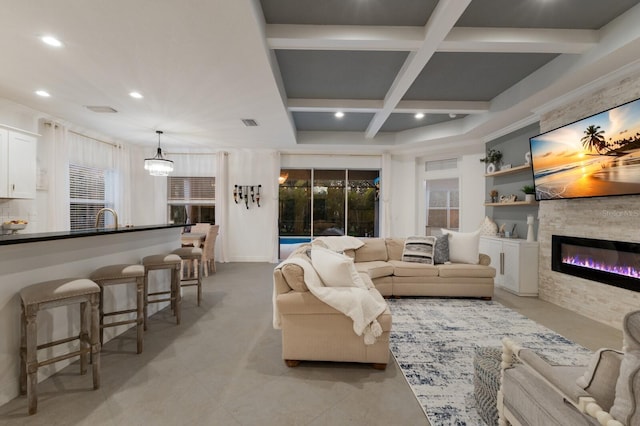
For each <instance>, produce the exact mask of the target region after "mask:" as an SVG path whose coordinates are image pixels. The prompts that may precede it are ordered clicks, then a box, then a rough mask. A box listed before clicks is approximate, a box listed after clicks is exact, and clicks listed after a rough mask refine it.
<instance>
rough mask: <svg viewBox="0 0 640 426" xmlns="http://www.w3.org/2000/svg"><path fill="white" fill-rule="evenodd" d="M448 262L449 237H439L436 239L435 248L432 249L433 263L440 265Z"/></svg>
mask: <svg viewBox="0 0 640 426" xmlns="http://www.w3.org/2000/svg"><path fill="white" fill-rule="evenodd" d="M448 261H449V236H448V235H446V234H444V235H439V236H437V237H436V246H435V247H434V249H433V263H435V264H441V263H447V262H448Z"/></svg>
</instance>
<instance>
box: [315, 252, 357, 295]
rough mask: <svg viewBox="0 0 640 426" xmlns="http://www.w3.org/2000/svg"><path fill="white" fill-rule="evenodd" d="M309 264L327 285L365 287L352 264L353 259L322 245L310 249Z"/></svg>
mask: <svg viewBox="0 0 640 426" xmlns="http://www.w3.org/2000/svg"><path fill="white" fill-rule="evenodd" d="M311 264H312V265H313V268H314V269H315V270H316V272H317V273H318V275H320V278H321V279H322V282H323V283H324V284H325V285H326V286H327V287H360V288H363V289H366V288H367V286H366V285H365V283H364V281H362V278H360V275H359V274H358V271H357V270H356V268H355V267H354V266H353V260H352V259H351V258H349V257H347V256H345V255H343V254H342V253H338V252H335V251H333V250H329V249H326V248H322V247H313V248H312V249H311Z"/></svg>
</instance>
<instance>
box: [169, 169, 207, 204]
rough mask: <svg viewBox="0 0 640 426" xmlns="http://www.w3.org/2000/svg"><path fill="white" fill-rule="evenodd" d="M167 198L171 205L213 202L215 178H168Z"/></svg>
mask: <svg viewBox="0 0 640 426" xmlns="http://www.w3.org/2000/svg"><path fill="white" fill-rule="evenodd" d="M167 185H168V188H167V196H168V201H169V203H171V204H176V203H177V202H184V203H188V202H190V201H198V202H199V203H200V204H202V202H207V201H208V202H212V203H213V202H215V199H216V178H215V177H184V176H183V177H180V176H169V178H168V179H167Z"/></svg>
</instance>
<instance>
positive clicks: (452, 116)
mask: <svg viewBox="0 0 640 426" xmlns="http://www.w3.org/2000/svg"><path fill="white" fill-rule="evenodd" d="M457 116H458V114H454V113H452V112H450V113H449V118H456V117H457Z"/></svg>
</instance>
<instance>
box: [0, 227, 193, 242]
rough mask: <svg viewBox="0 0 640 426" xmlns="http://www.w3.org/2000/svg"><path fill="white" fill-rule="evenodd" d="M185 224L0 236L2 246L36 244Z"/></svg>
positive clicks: (20, 233) (21, 233) (22, 232)
mask: <svg viewBox="0 0 640 426" xmlns="http://www.w3.org/2000/svg"><path fill="white" fill-rule="evenodd" d="M184 226H185V225H183V224H179V225H176V224H166V225H146V226H127V227H124V226H121V227H118V228H91V229H80V230H77V231H61V232H40V233H33V234H31V233H27V232H24V230H23V231H20V232H18V233H16V234H5V235H0V246H4V245H10V244H23V243H35V242H38V241H52V240H64V239H68V238H81V237H94V236H96V235H109V234H118V233H123V232H139V231H150V230H154V229H165V228H182V227H184Z"/></svg>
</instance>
